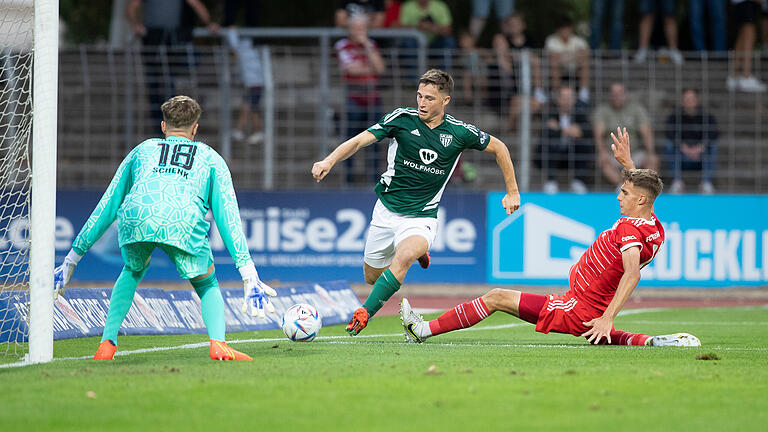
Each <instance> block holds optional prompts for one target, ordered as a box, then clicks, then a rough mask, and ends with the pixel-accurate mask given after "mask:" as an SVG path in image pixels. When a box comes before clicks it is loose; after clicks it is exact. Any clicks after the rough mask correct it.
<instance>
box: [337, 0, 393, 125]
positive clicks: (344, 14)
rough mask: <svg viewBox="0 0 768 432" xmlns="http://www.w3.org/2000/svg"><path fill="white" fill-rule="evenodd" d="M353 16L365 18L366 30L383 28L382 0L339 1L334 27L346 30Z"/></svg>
mask: <svg viewBox="0 0 768 432" xmlns="http://www.w3.org/2000/svg"><path fill="white" fill-rule="evenodd" d="M354 15H364V16H366V17H367V18H368V25H367V27H368V28H381V27H384V18H385V15H384V0H340V1H339V7H338V8H337V9H336V14H335V15H334V21H335V23H336V27H341V28H348V27H349V25H348V22H349V18H350V17H352V16H354ZM377 120H378V119H377Z"/></svg>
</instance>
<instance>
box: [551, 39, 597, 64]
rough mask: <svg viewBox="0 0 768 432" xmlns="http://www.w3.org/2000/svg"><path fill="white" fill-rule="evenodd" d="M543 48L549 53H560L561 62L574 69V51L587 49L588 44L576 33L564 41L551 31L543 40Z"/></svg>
mask: <svg viewBox="0 0 768 432" xmlns="http://www.w3.org/2000/svg"><path fill="white" fill-rule="evenodd" d="M544 49H545V50H547V52H550V53H554V54H562V59H561V62H562V64H563V65H565V66H566V67H567V68H569V69H574V68H575V67H576V53H577V52H579V51H581V50H588V49H589V44H587V41H586V40H584V39H583V38H581V37H579V36H576V35H573V36H571V37H570V38H568V40H567V41H565V40H563V39H562V38H561V37H560V36H559V35H558V34H557V33H553V34H551V35H549V36H547V40H546V41H544Z"/></svg>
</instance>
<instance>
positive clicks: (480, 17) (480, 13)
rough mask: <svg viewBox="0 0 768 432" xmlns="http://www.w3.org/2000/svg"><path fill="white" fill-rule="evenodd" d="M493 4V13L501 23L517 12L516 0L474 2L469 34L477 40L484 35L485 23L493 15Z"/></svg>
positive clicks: (480, 0)
mask: <svg viewBox="0 0 768 432" xmlns="http://www.w3.org/2000/svg"><path fill="white" fill-rule="evenodd" d="M491 3H493V11H494V12H495V13H496V18H498V20H499V22H502V21H504V20H505V19H506V18H507V17H509V16H510V15H512V12H514V11H515V1H514V0H472V18H471V19H470V20H469V33H470V34H471V35H472V37H474V38H475V40H477V39H478V38H479V37H480V35H481V34H482V33H483V29H484V28H485V21H486V20H487V19H488V15H490V14H491Z"/></svg>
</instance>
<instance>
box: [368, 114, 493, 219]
mask: <svg viewBox="0 0 768 432" xmlns="http://www.w3.org/2000/svg"><path fill="white" fill-rule="evenodd" d="M368 131H369V132H371V133H372V134H373V135H374V136H375V137H376V139H378V140H381V139H383V138H385V137H389V138H392V142H391V143H390V144H389V152H388V155H387V171H386V172H384V174H382V176H381V180H380V181H379V184H378V185H376V194H377V195H378V196H379V199H380V200H381V202H382V204H384V206H386V207H387V208H388V209H389V210H391V211H393V212H395V213H399V214H404V215H414V216H423V217H437V206H438V204H440V198H441V197H442V195H443V191H444V190H445V186H446V184H448V180H450V178H451V174H452V173H453V170H454V169H455V168H456V165H457V164H458V163H459V156H460V155H461V152H463V151H464V150H465V149H475V150H484V149H485V148H486V147H487V146H488V143H489V142H490V136H489V135H488V134H487V133H485V132H482V131H480V130H478V129H477V127H475V126H473V125H471V124H467V123H464V122H462V121H459V120H456V119H455V118H453V117H451V116H450V115H448V114H445V116H444V117H443V122H442V123H440V125H438V126H437V127H435V128H434V129H430V128H429V126H427V125H426V124H425V123H424V122H423V121H422V120H421V119H420V118H419V114H418V112H417V111H416V109H415V108H398V109H396V110H394V111H392V112H391V113H389V114H387V115H385V116H384V117H383V118H382V119H381V120H379V122H378V123H376V124H374V125H373V126H371V127H369V128H368Z"/></svg>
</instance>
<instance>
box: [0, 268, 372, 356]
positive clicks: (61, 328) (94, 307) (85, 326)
mask: <svg viewBox="0 0 768 432" xmlns="http://www.w3.org/2000/svg"><path fill="white" fill-rule="evenodd" d="M276 291H277V297H273V298H272V303H273V304H274V306H275V313H274V314H268V315H267V316H266V317H265V318H256V317H252V316H251V315H250V314H248V313H244V312H242V310H241V305H242V302H243V290H242V289H239V288H238V289H222V290H221V294H222V296H223V297H224V306H225V308H224V316H225V320H226V323H227V332H239V331H248V330H251V331H253V330H269V329H277V328H280V325H281V324H282V317H283V314H284V313H285V311H286V310H287V309H288V308H289V307H291V306H292V305H294V304H296V303H307V304H310V305H312V306H314V307H315V308H317V310H318V312H319V313H320V316H321V318H322V322H323V325H324V326H328V325H333V324H342V323H346V322H347V321H349V319H350V317H351V316H352V313H353V312H354V310H355V309H357V308H359V307H360V300H359V299H358V298H357V296H356V295H355V293H354V291H352V289H351V288H350V287H349V284H347V283H346V282H343V281H332V282H324V283H322V284H306V285H294V286H284V287H278V288H276ZM111 293H112V290H110V289H107V288H94V289H91V288H80V289H77V288H74V289H68V290H67V292H66V295H64V296H59V298H58V299H56V301H55V302H54V308H53V338H54V339H56V340H59V339H70V338H78V337H89V336H101V334H102V333H103V332H104V323H105V321H106V318H107V311H108V310H109V299H110V296H111ZM0 310H2V311H6V312H7V315H6V316H5V317H4V318H3V320H2V321H0V343H2V342H8V341H16V342H22V341H26V338H27V335H28V334H29V331H28V328H27V323H28V321H29V319H28V318H29V304H28V303H27V296H26V295H25V294H24V293H22V292H20V291H6V292H0ZM205 332H206V328H205V323H204V322H203V317H202V315H201V314H200V298H199V297H198V296H197V294H196V293H195V292H194V291H193V290H191V289H190V290H162V289H157V288H139V289H138V290H136V294H135V295H134V297H133V304H132V305H131V308H130V310H129V311H128V314H127V315H126V317H125V320H124V321H123V324H122V326H121V327H120V333H119V334H129V335H153V334H190V333H205Z"/></svg>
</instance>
